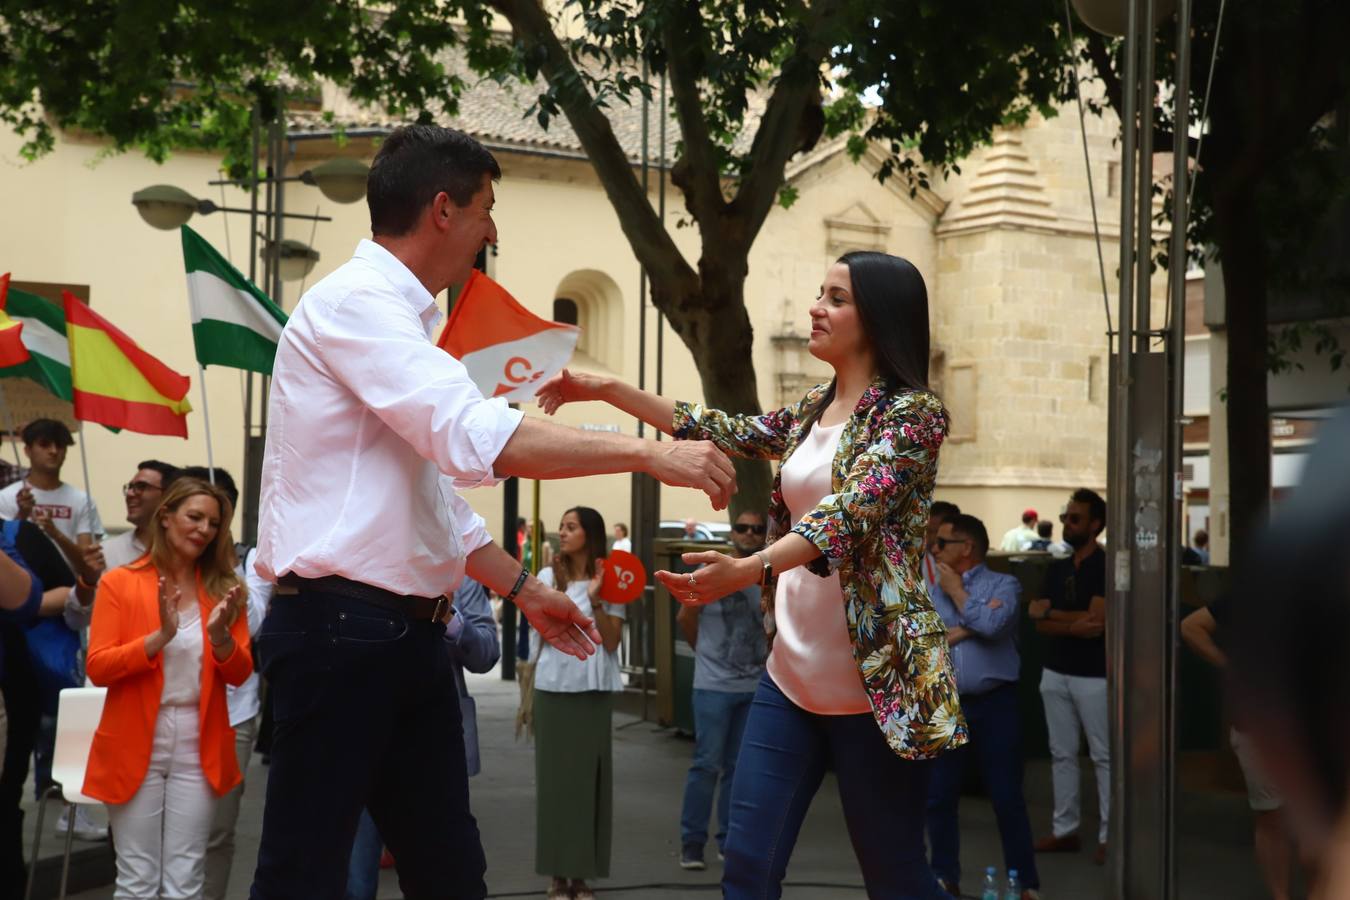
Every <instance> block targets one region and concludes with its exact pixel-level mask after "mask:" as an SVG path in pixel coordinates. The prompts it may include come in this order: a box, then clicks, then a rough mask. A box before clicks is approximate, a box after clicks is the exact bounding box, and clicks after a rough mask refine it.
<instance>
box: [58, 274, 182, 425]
mask: <svg viewBox="0 0 1350 900" xmlns="http://www.w3.org/2000/svg"><path fill="white" fill-rule="evenodd" d="M61 299H62V300H63V301H65V308H66V336H67V338H68V339H69V341H70V364H71V365H70V376H71V383H72V385H73V387H74V389H75V418H77V419H79V420H81V421H84V422H98V423H99V424H100V425H107V426H108V427H110V428H125V429H127V430H128V431H138V432H140V433H141V434H168V435H177V436H178V437H183V438H185V437H187V414H188V413H189V412H190V411H191V410H192V407H191V406H190V405H189V404H188V402H187V399H186V398H187V392H188V386H189V384H190V382H189V381H188V378H187V376H186V375H179V374H178V373H177V372H175V371H174V370H173V369H170V368H169V367H168V366H166V365H164V363H162V362H160V361H159V360H157V359H155V358H154V357H153V356H151V355H150V354H149V353H146V352H145V351H144V350H142V349H141V348H140V347H138V346H136V342H135V341H133V340H132V339H131V338H129V337H127V336H126V335H125V334H123V333H122V331H121V330H120V329H119V328H118V327H117V326H116V325H114V324H113V323H111V322H109V321H108V320H107V319H105V318H103V317H102V316H100V315H99V314H98V313H96V312H94V311H93V310H92V309H90V308H89V307H87V306H85V305H84V304H83V303H81V302H80V301H79V300H78V299H76V297H75V296H74V295H73V294H71V293H70V292H69V291H63V292H62V294H61Z"/></svg>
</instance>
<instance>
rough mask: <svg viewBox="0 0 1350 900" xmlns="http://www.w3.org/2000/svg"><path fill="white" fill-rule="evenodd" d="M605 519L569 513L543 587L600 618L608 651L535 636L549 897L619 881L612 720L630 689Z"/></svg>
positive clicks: (586, 893) (539, 868)
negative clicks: (607, 580) (613, 857)
mask: <svg viewBox="0 0 1350 900" xmlns="http://www.w3.org/2000/svg"><path fill="white" fill-rule="evenodd" d="M605 543H606V535H605V520H604V518H602V517H601V515H600V513H598V512H596V511H595V510H593V509H591V508H590V507H588V506H577V507H573V508H572V509H569V510H567V512H565V513H563V517H562V522H561V523H560V524H559V525H558V554H557V555H556V556H555V557H554V558H553V565H552V566H551V567H550V568H547V569H543V570H541V571H540V572H539V580H540V581H542V582H543V583H544V584H546V585H548V586H549V587H556V588H557V589H558V590H560V591H563V592H564V593H565V594H567V596H568V597H570V598H572V602H573V603H575V604H576V605H577V607H578V608H579V609H580V610H581V612H582V614H583V615H587V616H592V617H594V619H595V627H596V628H597V629H598V630H599V631H600V637H601V645H602V646H601V649H600V652H598V653H596V654H594V655H593V656H590V657H588V658H587V659H584V660H582V659H577V658H576V657H574V656H568V655H567V654H565V653H562V652H560V651H558V650H557V649H555V648H554V647H553V646H552V645H551V644H543V646H542V647H541V646H540V645H541V644H542V642H541V641H540V640H539V638H538V635H537V634H535V635H533V636H532V638H531V643H532V644H533V647H532V648H531V656H532V657H533V658H534V659H535V660H536V662H535V670H534V736H535V754H534V760H535V762H534V768H535V784H536V790H537V796H538V803H537V815H536V820H537V833H536V837H535V871H536V872H538V873H539V874H540V875H547V876H549V877H550V878H552V882H551V883H550V885H549V890H548V896H549V897H553V898H561V897H572V898H579V900H591V898H593V897H594V894H593V893H592V892H591V889H590V887H589V886H588V885H587V884H586V879H588V878H604V877H606V876H607V875H609V851H610V839H611V836H612V835H613V819H614V764H613V745H612V731H611V727H610V716H611V712H612V709H613V697H612V695H613V694H614V693H616V692H619V691H622V690H623V679H622V678H621V677H620V674H619V655H618V649H619V639H620V637H621V636H622V634H623V620H624V608H623V607H622V606H616V605H613V604H609V603H605V602H603V601H602V600H600V599H599V592H600V581H601V577H602V574H603V573H602V569H601V566H600V561H601V560H602V559H603V558H604V556H605Z"/></svg>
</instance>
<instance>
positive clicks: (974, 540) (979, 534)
mask: <svg viewBox="0 0 1350 900" xmlns="http://www.w3.org/2000/svg"><path fill="white" fill-rule="evenodd" d="M947 523H948V524H950V525H951V526H952V534H954V535H956V536H957V537H962V538H966V539H967V540H969V541H970V545H971V546H972V547H973V548H975V555H976V556H978V557H979V558H980V559H984V557H985V556H986V555H987V554H988V553H989V531H988V529H986V528H985V527H984V523H983V522H981V521H980V520H979V519H977V518H975V517H974V516H967V515H958V516H953V517H952V518H950V519H948V520H947Z"/></svg>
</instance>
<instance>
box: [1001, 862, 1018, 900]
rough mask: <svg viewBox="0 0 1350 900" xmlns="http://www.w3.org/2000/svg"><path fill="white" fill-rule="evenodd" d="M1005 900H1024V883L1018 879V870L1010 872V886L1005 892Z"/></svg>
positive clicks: (1010, 870)
mask: <svg viewBox="0 0 1350 900" xmlns="http://www.w3.org/2000/svg"><path fill="white" fill-rule="evenodd" d="M1003 900H1022V882H1021V881H1019V880H1018V878H1017V870H1016V869H1009V870H1008V886H1007V888H1006V889H1005V890H1004V891H1003Z"/></svg>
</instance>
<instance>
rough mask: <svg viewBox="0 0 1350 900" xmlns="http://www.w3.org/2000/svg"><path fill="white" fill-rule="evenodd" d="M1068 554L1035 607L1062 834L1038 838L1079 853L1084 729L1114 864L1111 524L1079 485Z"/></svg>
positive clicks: (1067, 520) (1102, 840)
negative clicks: (1103, 540)
mask: <svg viewBox="0 0 1350 900" xmlns="http://www.w3.org/2000/svg"><path fill="white" fill-rule="evenodd" d="M1060 521H1061V522H1063V523H1064V541H1065V543H1067V544H1068V545H1069V546H1070V547H1072V548H1073V555H1072V556H1070V557H1069V558H1068V559H1059V560H1055V562H1053V563H1051V565H1050V570H1049V571H1048V572H1047V573H1046V577H1045V586H1044V588H1043V590H1042V596H1041V598H1040V599H1037V600H1034V601H1032V602H1031V604H1029V605H1028V607H1027V614H1028V615H1029V616H1030V617H1031V618H1032V619H1033V620H1034V621H1035V622H1036V630H1037V631H1038V632H1040V633H1041V634H1043V635H1045V636H1046V643H1045V653H1044V671H1043V672H1042V674H1041V700H1042V702H1043V703H1044V704H1045V724H1046V727H1047V730H1048V731H1049V733H1050V758H1051V774H1052V782H1053V784H1054V791H1055V812H1054V823H1053V827H1054V831H1053V833H1052V834H1051V835H1049V836H1047V837H1045V838H1042V839H1041V840H1040V841H1038V842H1037V843H1036V849H1037V850H1038V851H1040V852H1042V853H1072V852H1077V851H1078V849H1079V847H1080V846H1081V841H1080V839H1079V837H1078V819H1079V802H1078V783H1079V782H1078V746H1079V733H1080V731H1081V732H1082V733H1083V734H1086V735H1087V743H1088V753H1089V754H1090V755H1091V757H1092V764H1093V767H1094V768H1095V769H1096V774H1097V809H1098V814H1099V817H1100V818H1099V824H1098V827H1097V850H1096V854H1095V855H1094V859H1095V861H1096V862H1097V864H1098V865H1101V864H1102V863H1104V862H1105V861H1106V824H1107V821H1108V820H1109V819H1110V809H1111V754H1110V729H1109V724H1108V718H1107V691H1106V637H1105V633H1106V551H1104V550H1103V549H1102V547H1101V545H1100V544H1098V543H1097V536H1098V535H1100V534H1101V532H1102V529H1103V528H1105V527H1106V501H1105V500H1103V499H1102V498H1101V496H1100V495H1099V494H1097V493H1096V492H1095V491H1091V490H1088V489H1087V488H1079V489H1078V490H1076V491H1074V492H1073V495H1072V496H1071V497H1070V498H1069V505H1068V507H1067V508H1066V509H1065V512H1064V514H1063V515H1062V516H1060Z"/></svg>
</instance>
